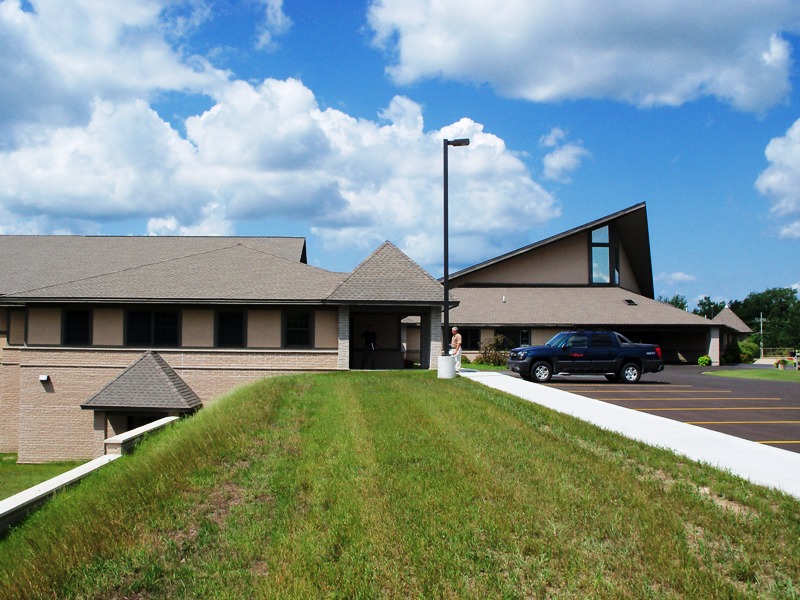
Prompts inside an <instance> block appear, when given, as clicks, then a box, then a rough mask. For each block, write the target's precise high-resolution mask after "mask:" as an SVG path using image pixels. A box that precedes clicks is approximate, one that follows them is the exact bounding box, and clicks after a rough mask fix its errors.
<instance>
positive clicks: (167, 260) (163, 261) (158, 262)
mask: <svg viewBox="0 0 800 600" xmlns="http://www.w3.org/2000/svg"><path fill="white" fill-rule="evenodd" d="M97 237H100V236H97ZM109 237H112V236H109ZM118 237H120V238H122V237H126V236H118ZM141 237H148V236H141ZM176 237H179V236H176ZM236 246H242V247H245V246H244V244H241V243H239V242H237V243H235V244H232V245H230V246H222V247H221V248H211V249H209V250H202V251H200V252H189V253H187V254H182V255H181V256H172V257H169V258H164V259H161V260H154V261H152V262H144V263H141V264H138V265H135V266H132V267H124V268H121V269H115V270H111V271H106V272H104V273H94V274H93V275H89V276H87V277H78V278H77V279H72V280H69V281H59V282H58V283H51V284H50V285H43V286H41V287H35V288H30V289H27V290H18V291H16V292H14V295H19V294H27V293H30V292H33V291H39V290H47V289H50V288H54V287H59V286H62V285H70V284H74V283H79V282H82V281H91V280H92V279H100V278H101V277H108V276H109V275H117V274H119V273H126V272H130V271H136V270H138V269H142V268H144V267H152V266H153V265H163V264H167V263H170V262H174V261H177V260H184V259H186V258H190V257H193V256H203V255H206V254H213V253H215V252H219V251H221V250H230V249H231V248H235V247H236ZM246 247H247V249H248V250H253V251H255V252H262V251H261V250H259V249H258V248H251V247H250V246H246ZM262 253H263V254H269V255H270V256H275V258H281V257H280V256H277V255H274V254H270V253H267V252H262ZM284 260H288V259H284ZM290 262H293V261H290Z"/></svg>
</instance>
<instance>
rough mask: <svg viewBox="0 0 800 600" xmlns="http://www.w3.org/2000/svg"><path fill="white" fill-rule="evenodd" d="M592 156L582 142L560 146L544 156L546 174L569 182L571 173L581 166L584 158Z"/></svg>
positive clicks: (555, 179) (557, 179) (551, 177)
mask: <svg viewBox="0 0 800 600" xmlns="http://www.w3.org/2000/svg"><path fill="white" fill-rule="evenodd" d="M589 156H591V152H589V151H588V150H587V149H586V148H584V147H583V146H582V145H581V144H580V143H569V144H564V145H563V146H559V147H558V148H556V149H555V150H553V151H552V152H550V153H549V154H547V155H546V156H545V157H544V160H543V163H544V176H545V177H546V178H547V179H550V180H553V181H560V182H562V183H569V182H570V181H571V178H570V174H571V173H573V172H574V171H575V170H577V168H578V167H580V166H581V162H583V159H584V158H587V157H589Z"/></svg>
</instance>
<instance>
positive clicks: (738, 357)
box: [722, 342, 742, 365]
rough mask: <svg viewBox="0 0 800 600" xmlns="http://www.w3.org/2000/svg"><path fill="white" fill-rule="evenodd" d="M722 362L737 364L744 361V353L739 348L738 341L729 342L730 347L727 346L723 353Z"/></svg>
mask: <svg viewBox="0 0 800 600" xmlns="http://www.w3.org/2000/svg"><path fill="white" fill-rule="evenodd" d="M722 362H723V363H724V364H726V365H730V364H733V365H736V364H739V363H740V362H742V353H741V351H740V350H739V343H738V342H732V343H730V344H728V347H727V348H725V352H724V353H723V355H722Z"/></svg>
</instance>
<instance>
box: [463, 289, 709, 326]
mask: <svg viewBox="0 0 800 600" xmlns="http://www.w3.org/2000/svg"><path fill="white" fill-rule="evenodd" d="M452 292H453V296H455V298H456V299H457V300H459V301H460V302H461V304H460V305H459V306H458V308H455V309H453V310H451V312H450V321H451V322H453V323H456V324H458V325H472V326H536V327H548V326H553V327H572V326H579V327H592V326H648V327H649V326H653V325H656V326H658V327H662V326H667V327H670V326H680V327H706V328H707V327H709V326H711V324H712V322H711V321H710V320H709V319H706V318H704V317H701V316H698V315H695V314H693V313H690V312H686V311H684V310H681V309H679V308H676V307H674V306H672V305H671V304H666V303H664V302H658V301H656V300H652V299H650V298H647V297H645V296H642V295H641V294H634V293H632V292H630V291H628V290H624V289H622V288H617V287H541V288H537V287H479V288H470V287H459V288H454V289H453V290H452ZM531 319H534V320H535V321H534V322H532V321H531Z"/></svg>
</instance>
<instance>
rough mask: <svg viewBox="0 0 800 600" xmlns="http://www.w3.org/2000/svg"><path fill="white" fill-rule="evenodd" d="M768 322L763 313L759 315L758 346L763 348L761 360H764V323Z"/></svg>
mask: <svg viewBox="0 0 800 600" xmlns="http://www.w3.org/2000/svg"><path fill="white" fill-rule="evenodd" d="M766 321H767V319H765V318H764V313H763V312H760V313H758V323H759V325H760V329H759V331H760V333H759V336H758V338H759V339H758V344H759V346H760V347H761V358H764V323H765V322H766Z"/></svg>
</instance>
